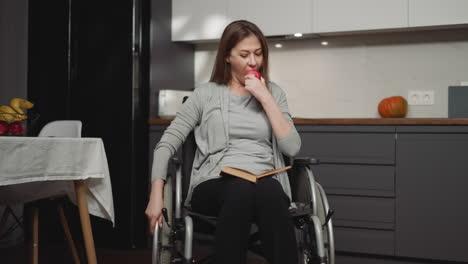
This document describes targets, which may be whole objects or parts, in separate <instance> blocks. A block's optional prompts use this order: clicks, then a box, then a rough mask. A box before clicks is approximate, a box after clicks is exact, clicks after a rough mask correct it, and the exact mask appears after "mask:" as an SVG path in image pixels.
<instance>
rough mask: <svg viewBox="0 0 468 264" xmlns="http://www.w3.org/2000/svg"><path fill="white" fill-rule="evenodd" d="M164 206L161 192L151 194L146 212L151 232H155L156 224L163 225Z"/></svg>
mask: <svg viewBox="0 0 468 264" xmlns="http://www.w3.org/2000/svg"><path fill="white" fill-rule="evenodd" d="M163 207H164V201H163V198H162V195H161V194H153V193H152V194H151V196H150V200H149V202H148V206H147V207H146V210H145V214H146V216H147V217H148V223H149V228H150V232H151V234H153V233H154V230H155V228H156V224H158V225H159V227H162V225H163V215H162V209H163Z"/></svg>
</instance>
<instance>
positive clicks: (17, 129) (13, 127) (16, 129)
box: [10, 121, 24, 136]
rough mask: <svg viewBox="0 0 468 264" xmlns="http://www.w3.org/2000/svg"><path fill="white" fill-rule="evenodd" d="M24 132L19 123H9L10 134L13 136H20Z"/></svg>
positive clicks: (22, 126) (21, 124) (21, 123)
mask: <svg viewBox="0 0 468 264" xmlns="http://www.w3.org/2000/svg"><path fill="white" fill-rule="evenodd" d="M23 132H24V125H23V122H21V121H15V122H12V123H10V134H11V135H13V136H17V135H22V134H23Z"/></svg>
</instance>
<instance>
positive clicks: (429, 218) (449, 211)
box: [396, 127, 468, 261]
mask: <svg viewBox="0 0 468 264" xmlns="http://www.w3.org/2000/svg"><path fill="white" fill-rule="evenodd" d="M426 129H427V130H425V129H424V128H418V127H406V128H405V129H400V131H401V132H399V130H397V133H398V139H397V148H396V149H397V153H396V154H397V155H396V157H397V159H396V175H397V181H396V217H397V218H396V220H397V221H396V222H397V226H396V227H397V228H396V254H397V255H399V256H407V257H418V258H430V259H441V260H454V261H468V129H467V128H460V127H455V128H452V129H448V128H446V129H445V130H444V131H435V132H434V130H433V129H431V128H426Z"/></svg>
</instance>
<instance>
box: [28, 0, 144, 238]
mask: <svg viewBox="0 0 468 264" xmlns="http://www.w3.org/2000/svg"><path fill="white" fill-rule="evenodd" d="M149 19H150V1H149V0H122V1H91V0H68V1H62V0H60V1H59V0H52V1H30V6H29V25H30V38H29V67H28V79H29V81H28V98H29V99H30V100H31V101H33V102H36V108H35V111H36V113H38V114H39V115H40V116H39V119H38V120H37V123H35V124H30V125H31V128H32V133H37V131H38V130H39V129H40V128H41V127H42V126H43V125H44V124H45V123H47V122H49V121H52V120H57V119H78V120H81V121H82V122H83V133H82V134H83V136H84V137H100V138H102V139H103V141H104V145H105V148H106V154H107V158H108V162H109V169H110V174H111V181H112V188H113V195H114V208H115V216H116V221H115V227H113V226H112V224H111V223H109V222H108V221H105V220H102V219H100V218H95V217H93V218H92V222H93V233H94V237H95V241H96V246H97V247H143V246H145V245H146V239H147V238H146V236H147V230H146V227H147V224H146V219H145V215H144V209H145V206H146V201H147V186H148V177H147V175H148V166H147V164H148V154H147V146H148V126H147V120H148V112H149V109H148V105H149V99H148V95H149V24H150V23H149ZM78 233H79V232H78Z"/></svg>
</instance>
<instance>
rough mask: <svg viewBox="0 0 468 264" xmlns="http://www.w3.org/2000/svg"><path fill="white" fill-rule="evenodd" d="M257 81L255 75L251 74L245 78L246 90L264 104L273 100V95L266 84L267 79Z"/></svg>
mask: <svg viewBox="0 0 468 264" xmlns="http://www.w3.org/2000/svg"><path fill="white" fill-rule="evenodd" d="M261 78H262V79H261V80H259V79H257V78H256V77H255V76H254V75H252V74H249V75H246V76H245V89H247V91H249V92H250V93H251V94H252V95H253V96H254V97H255V98H257V100H258V101H259V102H260V103H261V104H263V103H265V102H267V101H268V100H269V99H271V93H270V92H269V91H268V88H267V87H266V84H265V79H263V77H261Z"/></svg>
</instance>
